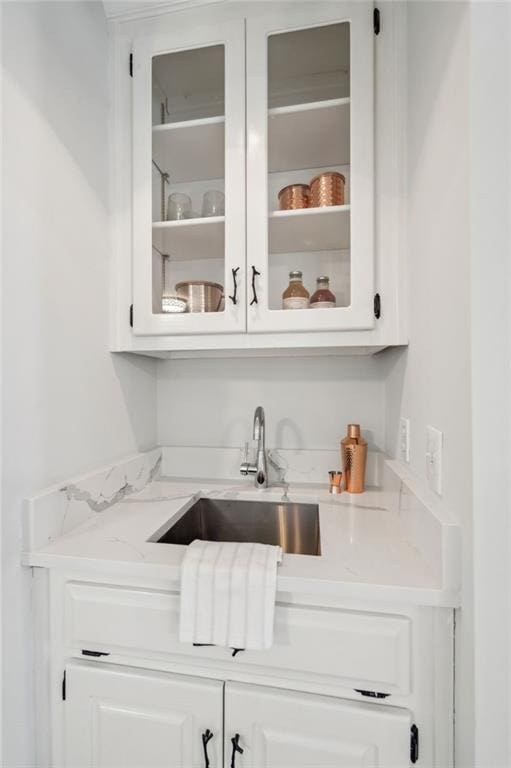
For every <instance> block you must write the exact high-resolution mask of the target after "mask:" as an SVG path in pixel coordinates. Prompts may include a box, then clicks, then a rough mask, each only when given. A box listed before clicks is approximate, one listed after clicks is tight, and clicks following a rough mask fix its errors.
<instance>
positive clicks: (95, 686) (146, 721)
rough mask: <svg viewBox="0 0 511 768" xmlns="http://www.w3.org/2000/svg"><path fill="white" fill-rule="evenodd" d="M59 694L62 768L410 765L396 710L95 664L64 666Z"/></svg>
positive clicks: (403, 713) (401, 715) (401, 712)
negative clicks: (62, 725) (63, 692)
mask: <svg viewBox="0 0 511 768" xmlns="http://www.w3.org/2000/svg"><path fill="white" fill-rule="evenodd" d="M65 686H66V700H65V734H64V741H65V765H66V767H67V768H81V767H82V766H83V767H84V768H85V766H87V767H88V768H89V767H90V766H94V768H164V767H165V768H200V767H202V766H204V768H208V767H209V768H220V767H221V766H222V765H223V766H224V768H229V767H230V768H333V767H334V766H335V768H358V766H361V767H362V766H364V768H369V767H371V768H373V767H374V768H376V767H377V768H401V766H403V767H404V766H408V765H409V759H410V726H411V717H410V713H409V712H408V711H407V710H405V709H400V708H397V707H382V706H377V705H371V704H362V703H358V702H350V701H344V700H342V699H338V698H335V697H333V696H317V695H314V694H308V693H303V692H298V691H287V690H278V689H273V688H270V687H266V686H260V685H249V684H243V683H232V682H227V683H223V682H221V681H218V680H209V679H201V678H199V677H191V676H187V675H175V674H169V673H165V672H154V671H146V670H142V669H137V668H130V667H122V666H116V665H108V666H104V665H102V664H101V663H96V664H94V663H93V662H92V663H81V662H72V663H70V664H69V665H68V666H67V668H66V683H65ZM224 718H225V722H224ZM223 739H225V743H224V751H223V753H222V741H223ZM222 754H223V761H222Z"/></svg>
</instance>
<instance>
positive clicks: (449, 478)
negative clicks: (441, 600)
mask: <svg viewBox="0 0 511 768" xmlns="http://www.w3.org/2000/svg"><path fill="white" fill-rule="evenodd" d="M469 21H470V5H469V4H468V3H458V2H452V3H451V2H441V3H439V2H434V1H433V2H412V3H409V4H408V23H407V44H408V72H407V76H408V88H407V93H408V95H407V113H408V126H407V152H408V159H407V187H408V190H407V246H408V247H407V250H408V264H409V304H410V345H409V348H408V350H407V351H406V352H390V353H386V354H387V358H388V362H389V365H393V367H392V370H391V372H390V374H389V377H388V380H387V423H388V425H389V428H388V433H387V448H388V450H389V452H390V453H393V454H395V455H397V453H398V452H397V444H398V443H397V428H398V417H399V414H400V413H401V414H402V415H403V416H405V417H408V418H409V419H410V422H411V446H410V466H411V469H412V470H413V471H414V472H415V473H416V474H417V475H418V476H419V477H421V478H423V479H424V480H426V458H425V453H426V427H427V425H432V426H434V427H436V428H438V429H440V430H441V431H442V432H443V434H444V452H443V478H444V481H443V496H442V499H443V502H444V503H445V506H446V508H447V509H449V510H450V511H452V512H453V513H454V514H455V515H457V516H458V518H459V519H460V520H461V522H462V525H463V607H462V610H461V611H459V615H458V617H457V628H456V664H457V672H456V721H457V732H456V756H457V762H456V765H457V766H459V767H461V766H467V768H468V766H473V765H474V763H473V734H474V711H473V707H474V704H473V700H474V696H473V694H474V688H473V682H474V675H473V639H472V638H473V606H472V600H473V596H472V576H473V574H472V505H471V478H472V454H471V384H470V376H471V369H470V342H471V339H470V227H469V221H470V220H469V185H470V182H471V179H470V161H469V137H470V132H469V88H470V67H469V56H470V47H469V32H470V24H469ZM491 183H492V182H491V181H490V179H489V178H488V176H487V175H486V174H485V178H479V179H478V180H477V185H478V187H479V185H481V184H482V185H483V186H484V185H487V184H491ZM488 765H489V764H488Z"/></svg>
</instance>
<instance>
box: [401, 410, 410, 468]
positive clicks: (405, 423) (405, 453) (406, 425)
mask: <svg viewBox="0 0 511 768" xmlns="http://www.w3.org/2000/svg"><path fill="white" fill-rule="evenodd" d="M399 456H400V458H401V461H406V463H407V464H409V463H410V419H405V418H403V417H401V418H400V419H399Z"/></svg>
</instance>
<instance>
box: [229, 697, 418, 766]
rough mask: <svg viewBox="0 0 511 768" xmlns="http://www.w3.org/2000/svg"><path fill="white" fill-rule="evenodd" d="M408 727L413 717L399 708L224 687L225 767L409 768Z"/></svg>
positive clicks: (332, 698)
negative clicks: (405, 767) (239, 749)
mask: <svg viewBox="0 0 511 768" xmlns="http://www.w3.org/2000/svg"><path fill="white" fill-rule="evenodd" d="M410 727H411V717H410V713H409V712H408V711H407V710H405V709H400V708H397V707H382V706H377V705H370V704H359V703H358V702H350V701H344V700H342V699H337V698H334V697H330V696H314V695H312V694H307V693H301V692H298V691H281V690H277V689H272V688H265V687H262V686H257V685H244V684H236V683H227V684H226V689H225V754H226V756H227V757H228V760H227V761H226V764H225V765H226V766H230V765H234V766H235V768H333V767H334V766H335V768H358V766H360V767H361V768H362V766H363V767H364V768H369V766H371V768H372V767H373V766H375V767H376V766H378V768H401V766H408V765H410ZM236 736H239V738H238V739H236ZM232 739H236V743H237V745H238V746H239V747H240V748H241V749H243V753H240V752H238V751H237V750H236V749H235V745H234V743H233V741H232ZM233 750H234V752H233ZM233 758H234V759H233Z"/></svg>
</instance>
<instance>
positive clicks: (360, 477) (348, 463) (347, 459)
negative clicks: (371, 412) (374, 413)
mask: <svg viewBox="0 0 511 768" xmlns="http://www.w3.org/2000/svg"><path fill="white" fill-rule="evenodd" d="M366 459H367V443H366V441H365V440H364V438H363V437H361V436H360V424H348V434H347V435H346V437H345V438H344V439H343V440H341V460H342V466H343V470H344V487H345V489H346V491H347V492H348V493H362V492H363V490H364V479H365V474H366Z"/></svg>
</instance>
